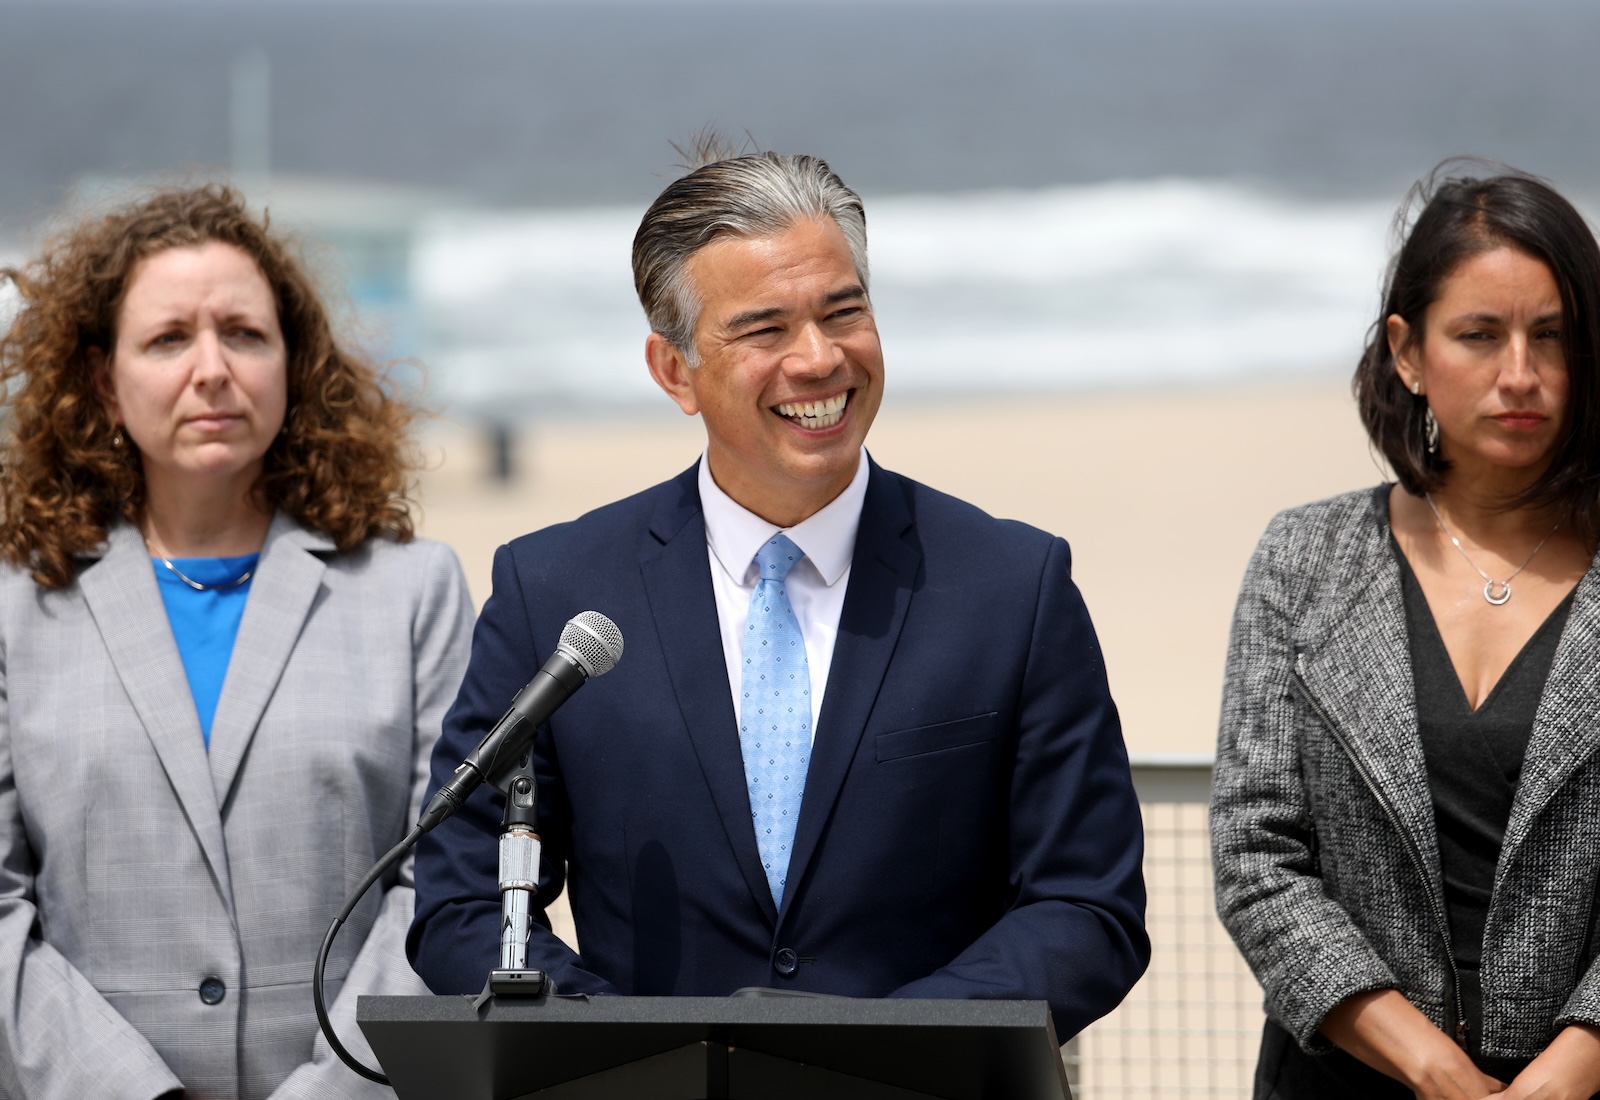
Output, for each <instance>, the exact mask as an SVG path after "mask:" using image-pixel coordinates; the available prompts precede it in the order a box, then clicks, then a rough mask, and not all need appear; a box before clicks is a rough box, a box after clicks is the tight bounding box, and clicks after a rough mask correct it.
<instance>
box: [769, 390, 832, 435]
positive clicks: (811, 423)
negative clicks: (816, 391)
mask: <svg viewBox="0 0 1600 1100" xmlns="http://www.w3.org/2000/svg"><path fill="white" fill-rule="evenodd" d="M849 400H850V394H849V393H848V392H846V393H841V394H839V395H838V396H837V397H830V398H828V399H827V400H826V401H795V402H791V403H790V404H787V405H779V406H778V415H780V416H787V417H788V418H789V419H791V420H798V421H799V422H800V426H801V427H802V428H811V429H813V430H815V429H817V428H831V427H833V426H834V425H835V424H837V423H839V421H840V420H842V419H843V418H844V407H845V405H846V404H847V403H848V402H849Z"/></svg>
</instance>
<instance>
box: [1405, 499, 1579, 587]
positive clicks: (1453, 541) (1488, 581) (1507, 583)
mask: <svg viewBox="0 0 1600 1100" xmlns="http://www.w3.org/2000/svg"><path fill="white" fill-rule="evenodd" d="M1423 499H1424V500H1426V501H1427V502H1428V507H1429V508H1432V509H1433V518H1434V519H1436V520H1438V521H1439V530H1441V531H1443V532H1444V533H1445V537H1446V538H1448V539H1449V540H1450V545H1452V546H1454V547H1455V548H1456V549H1457V550H1459V551H1461V556H1462V557H1463V558H1466V560H1467V564H1468V565H1470V566H1472V571H1473V572H1474V573H1476V574H1478V576H1480V577H1482V578H1483V598H1484V599H1486V600H1488V601H1489V602H1490V603H1492V604H1494V606H1496V607H1499V606H1500V605H1501V604H1503V603H1505V602H1506V601H1507V600H1509V599H1510V598H1511V582H1512V581H1513V580H1515V579H1516V577H1517V574H1518V573H1521V572H1522V571H1523V570H1524V569H1526V568H1528V563H1529V562H1531V561H1532V560H1533V559H1534V558H1536V557H1537V556H1538V555H1539V551H1541V550H1543V549H1544V544H1545V543H1547V542H1549V541H1550V536H1551V535H1553V534H1555V533H1556V527H1560V526H1561V521H1560V520H1557V521H1556V526H1555V527H1552V528H1550V530H1549V531H1548V532H1547V533H1546V534H1545V536H1544V538H1542V539H1540V540H1539V545H1538V546H1535V547H1534V548H1533V553H1531V554H1529V555H1528V556H1527V557H1526V558H1525V559H1523V562H1522V564H1521V565H1519V566H1517V568H1516V570H1515V571H1514V572H1513V573H1512V574H1511V576H1509V577H1507V578H1506V579H1505V580H1503V581H1497V580H1495V579H1494V578H1493V577H1491V576H1489V574H1487V573H1485V572H1484V571H1483V570H1482V569H1479V568H1478V563H1477V562H1475V561H1473V560H1472V556H1471V555H1470V554H1468V553H1467V548H1466V547H1464V546H1462V545H1461V540H1460V539H1458V538H1456V536H1455V534H1454V533H1453V532H1452V531H1451V530H1450V528H1449V527H1447V526H1446V525H1445V522H1444V517H1443V516H1441V515H1440V514H1439V506H1438V505H1437V504H1435V503H1434V502H1433V494H1432V493H1424V494H1423Z"/></svg>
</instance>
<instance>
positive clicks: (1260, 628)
mask: <svg viewBox="0 0 1600 1100" xmlns="http://www.w3.org/2000/svg"><path fill="white" fill-rule="evenodd" d="M1387 491H1388V487H1387V486H1383V487H1380V488H1379V489H1377V490H1363V491H1360V492H1355V493H1349V494H1347V495H1345V496H1340V497H1335V498H1333V499H1332V500H1327V501H1322V502H1320V503H1317V504H1310V505H1307V506H1305V507H1303V508H1296V509H1294V510H1292V511H1288V512H1284V513H1282V514H1281V515H1279V516H1278V517H1277V518H1276V519H1274V520H1273V521H1272V524H1271V526H1269V527H1268V528H1267V533H1266V535H1265V536H1263V537H1262V539H1261V544H1260V545H1259V546H1258V547H1257V548H1256V552H1255V556H1254V557H1253V558H1252V559H1251V561H1250V568H1249V570H1248V572H1246V574H1245V579H1244V587H1243V590H1242V591H1241V592H1240V594H1239V605H1238V610H1237V612H1236V613H1235V616H1234V623H1233V635H1232V639H1231V641H1230V644H1229V647H1228V664H1227V680H1226V685H1225V687H1224V690H1223V703H1222V722H1221V729H1220V731H1219V736H1218V742H1217V762H1216V773H1215V776H1216V778H1215V782H1214V785H1213V788H1212V795H1211V840H1212V853H1213V857H1214V859H1215V867H1216V888H1217V911H1218V913H1219V914H1220V915H1221V917H1222V921H1223V923H1224V924H1225V925H1226V926H1227V928H1228V931H1229V932H1230V933H1231V934H1232V935H1233V938H1234V942H1236V943H1237V944H1238V945H1239V950H1240V951H1241V952H1243V954H1244V957H1245V958H1246V959H1247V960H1248V961H1249V963H1250V966H1251V968H1252V969H1253V970H1254V971H1255V974H1256V977H1257V978H1258V979H1260V981H1261V984H1262V986H1263V987H1264V989H1265V991H1266V1002H1267V1011H1268V1012H1269V1013H1270V1015H1271V1016H1272V1017H1273V1019H1275V1020H1277V1021H1278V1022H1279V1023H1280V1024H1282V1025H1283V1026H1284V1028H1285V1029H1287V1030H1288V1031H1289V1032H1290V1033H1291V1034H1292V1035H1294V1036H1295V1037H1296V1038H1297V1039H1298V1040H1299V1041H1300V1043H1301V1044H1302V1045H1303V1046H1305V1047H1306V1048H1307V1049H1308V1050H1319V1049H1327V1044H1326V1041H1325V1040H1323V1039H1322V1038H1321V1037H1320V1036H1319V1035H1318V1034H1317V1027H1318V1025H1320V1024H1321V1022H1322V1019H1323V1017H1324V1016H1325V1015H1327V1013H1328V1011H1329V1009H1331V1008H1333V1006H1334V1005H1336V1004H1338V1003H1339V1001H1341V1000H1343V999H1344V998H1346V997H1349V996H1351V995H1352V994H1355V993H1359V992H1363V991H1365V990H1369V989H1380V988H1385V987H1394V988H1397V989H1399V990H1400V991H1401V992H1403V993H1404V994H1405V995H1406V996H1407V997H1408V998H1410V1000H1411V1002H1412V1003H1413V1004H1415V1005H1416V1006H1417V1007H1418V1008H1419V1009H1421V1010H1422V1011H1423V1012H1425V1013H1426V1014H1427V1015H1428V1016H1429V1017H1430V1018H1431V1019H1432V1020H1433V1021H1434V1022H1435V1023H1436V1024H1438V1025H1439V1026H1440V1027H1441V1028H1444V1030H1445V1031H1446V1032H1447V1033H1451V1032H1453V1031H1454V1025H1455V1022H1456V1021H1455V1010H1454V1004H1453V999H1454V991H1453V988H1452V986H1453V981H1452V978H1451V971H1450V962H1449V954H1448V945H1447V936H1448V931H1447V929H1446V927H1445V925H1444V902H1443V897H1444V893H1443V884H1442V881H1441V874H1440V870H1439V847H1438V836H1437V833H1436V831H1435V828H1434V818H1433V804H1432V801H1431V798H1430V795H1429V790H1428V780H1427V775H1426V772H1425V765H1424V762H1423V758H1422V747H1421V744H1420V742H1419V740H1418V738H1417V733H1416V730H1417V714H1416V698H1415V692H1414V690H1413V687H1412V677H1411V657H1410V650H1409V644H1408V640H1407V633H1406V619H1405V607H1404V605H1403V603H1402V599H1401V589H1400V568H1399V563H1398V562H1397V561H1396V560H1395V557H1394V554H1393V552H1392V550H1391V548H1390V545H1389V528H1388V508H1387V504H1386V500H1387V498H1386V497H1385V496H1384V495H1383V494H1384V493H1386V492H1387ZM1596 748H1600V559H1597V563H1596V565H1593V566H1591V567H1590V569H1589V572H1588V574H1587V575H1586V576H1585V577H1584V578H1583V580H1582V581H1581V582H1580V583H1579V585H1578V590H1577V595H1576V597H1575V599H1574V601H1573V604H1572V611H1571V614H1570V616H1569V618H1568V620H1567V625H1566V630H1565V632H1564V633H1563V634H1562V637H1561V642H1560V645H1559V648H1558V649H1557V651H1556V656H1555V663H1554V664H1553V665H1552V666H1551V669H1550V678H1549V680H1548V681H1547V682H1546V684H1545V689H1544V694H1543V696H1542V698H1541V699H1540V702H1539V709H1538V713H1537V716H1536V718H1535V720H1534V727H1533V733H1532V737H1531V738H1530V740H1529V742H1528V750H1527V756H1526V758H1525V760H1524V763H1523V768H1522V780H1521V784H1520V785H1519V786H1518V788H1517V792H1516V798H1515V801H1514V804H1513V807H1512V811H1511V819H1510V821H1509V822H1508V823H1507V826H1506V834H1505V843H1504V846H1503V847H1502V848H1501V851H1500V861H1499V865H1498V867H1497V868H1496V871H1495V880H1494V892H1493V896H1492V900H1491V903H1490V910H1489V917H1488V924H1487V927H1486V929H1485V932H1484V944H1483V962H1482V979H1483V993H1484V1021H1483V1032H1484V1033H1483V1036H1482V1041H1483V1049H1484V1052H1485V1053H1487V1054H1492V1055H1498V1056H1504V1057H1508V1058H1530V1057H1533V1056H1534V1055H1536V1054H1538V1053H1539V1052H1540V1051H1541V1050H1542V1049H1543V1048H1544V1047H1545V1045H1546V1044H1548V1043H1549V1042H1550V1040H1551V1039H1552V1038H1553V1037H1554V1035H1555V1033H1556V1031H1557V1030H1559V1029H1560V1028H1561V1027H1563V1026H1565V1025H1566V1024H1568V1023H1571V1022H1581V1023H1589V1024H1600V966H1596V964H1595V956H1596V948H1597V944H1596V933H1595V901H1596V899H1595V884H1596V879H1597V877H1600V762H1596V760H1595V750H1596ZM1447 1024H1448V1026H1447Z"/></svg>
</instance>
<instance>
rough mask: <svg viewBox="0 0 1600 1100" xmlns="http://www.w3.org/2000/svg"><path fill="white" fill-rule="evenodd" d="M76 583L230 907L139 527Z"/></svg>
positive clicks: (120, 528) (208, 797)
mask: <svg viewBox="0 0 1600 1100" xmlns="http://www.w3.org/2000/svg"><path fill="white" fill-rule="evenodd" d="M78 585H79V588H80V590H81V591H82V592H83V598H84V602H85V603H86V604H87V605H88V608H89V613H90V615H92V616H93V617H94V621H95V625H96V626H97V627H98V628H99V630H100V636H101V638H102V639H103V640H104V642H105V646H106V652H107V653H108V654H109V655H110V658H111V664H112V666H113V667H114V668H115V669H116V673H117V678H118V679H119V680H120V681H121V683H122V688H123V690H124V691H125V692H127V695H128V699H129V701H130V702H131V703H132V704H133V709H134V711H135V712H136V713H137V714H138V716H139V721H140V722H141V723H142V724H143V726H144V730H145V734H146V736H148V737H149V738H150V743H151V745H152V746H154V748H155V752H156V756H157V757H158V758H159V759H160V760H161V766H162V769H163V770H164V771H165V772H166V775H167V780H168V782H170V783H171V784H172V789H173V792H174V793H175V794H176V795H177V798H178V801H179V803H180V804H181V805H182V807H183V812H184V815H185V816H186V817H187V818H188V821H189V826H190V828H191V829H193V830H194V834H195V838H196V839H197V840H198V841H199V844H200V848H201V850H202V852H204V854H205V858H206V862H207V864H208V865H209V866H210V868H211V875H212V878H213V880H214V882H215V883H216V886H217V890H218V892H219V893H220V894H221V895H222V898H223V899H224V901H225V902H226V903H227V904H228V905H229V906H230V907H231V906H232V904H233V900H232V899H233V887H232V884H231V882H230V881H229V878H228V860H227V852H226V846H225V844H224V842H223V835H222V815H221V812H220V810H219V808H218V806H219V803H218V799H217V795H216V791H215V790H214V788H213V787H212V785H211V769H210V764H209V762H208V761H207V759H206V747H205V741H204V740H203V739H202V737H201V736H200V719H199V716H198V715H197V714H196V713H195V709H194V696H193V695H192V694H191V693H190V691H189V680H188V677H187V675H186V674H185V673H184V671H183V661H182V659H181V658H180V657H179V656H178V645H177V642H176V641H174V640H173V637H172V626H171V624H170V623H169V622H168V620H167V609H166V605H165V604H163V603H162V601H161V592H160V590H159V589H158V588H157V586H156V579H155V574H154V572H153V570H152V567H151V564H150V557H149V554H148V552H147V551H146V550H145V547H144V544H143V540H142V539H141V538H140V536H139V531H138V529H137V528H136V527H134V526H133V525H132V524H129V523H118V524H116V525H115V526H114V527H112V529H111V531H110V532H109V533H108V535H107V539H106V554H105V556H104V557H103V558H101V560H100V561H99V562H97V563H95V564H93V565H90V566H88V567H87V568H85V569H84V570H83V572H82V573H80V574H79V576H78Z"/></svg>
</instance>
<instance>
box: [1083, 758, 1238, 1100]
mask: <svg viewBox="0 0 1600 1100" xmlns="http://www.w3.org/2000/svg"><path fill="white" fill-rule="evenodd" d="M1133 772H1134V785H1135V786H1136V787H1137V788H1138V791H1139V802H1140V806H1141V808H1142V809H1143V811H1144V830H1145V857H1144V874H1145V884H1146V887H1147V889H1148V891H1149V906H1148V910H1147V918H1146V920H1147V925H1148V927H1149V930H1150V939H1151V946H1152V952H1151V960H1150V969H1149V970H1148V971H1147V972H1146V974H1145V976H1144V978H1143V979H1141V980H1140V982H1139V984H1138V985H1137V986H1135V987H1134V989H1133V992H1132V993H1130V994H1129V995H1128V998H1127V1000H1126V1001H1124V1002H1123V1003H1122V1005H1121V1007H1119V1008H1118V1009H1117V1010H1116V1011H1115V1012H1113V1013H1111V1015H1109V1016H1107V1017H1105V1018H1104V1019H1102V1020H1100V1021H1098V1022H1096V1023H1095V1024H1093V1025H1092V1026H1090V1027H1089V1028H1088V1029H1087V1030H1085V1031H1084V1032H1083V1034H1082V1035H1080V1036H1079V1037H1078V1038H1077V1039H1076V1040H1075V1041H1074V1042H1072V1043H1069V1044H1068V1045H1067V1047H1066V1048H1065V1049H1064V1050H1063V1056H1064V1057H1065V1058H1066V1059H1067V1066H1068V1075H1069V1078H1070V1079H1071V1080H1072V1083H1073V1085H1072V1087H1073V1096H1074V1097H1075V1098H1076V1100H1123V1098H1129V1097H1139V1098H1140V1100H1146V1098H1149V1097H1156V1096H1183V1097H1185V1098H1197V1100H1244V1098H1246V1097H1248V1096H1249V1095H1250V1083H1251V1078H1252V1075H1253V1073H1254V1071H1255V1061H1256V1049H1257V1047H1258V1045H1259V1043H1260V1040H1261V1018H1262V1011H1261V990H1260V987H1259V986H1258V985H1257V984H1256V980H1255V978H1254V977H1253V976H1252V975H1251V974H1250V971H1249V969H1248V968H1247V967H1246V966H1245V964H1244V960H1243V959H1242V958H1240V956H1239V953H1238V951H1237V950H1236V949H1235V948H1234V946H1233V942H1232V941H1231V940H1230V939H1229V938H1228V934H1227V932H1225V931H1224V930H1223V928H1222V924H1221V922H1219V921H1218V920H1217V916H1216V909H1215V906H1214V904H1213V900H1212V890H1211V845H1210V840H1209V836H1208V832H1207V824H1206V804H1207V800H1208V798H1209V795H1210V787H1211V760H1210V758H1209V757H1143V758H1136V759H1135V760H1134V769H1133Z"/></svg>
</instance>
